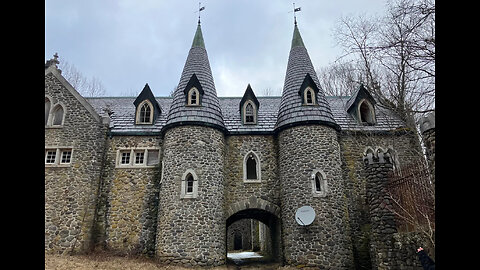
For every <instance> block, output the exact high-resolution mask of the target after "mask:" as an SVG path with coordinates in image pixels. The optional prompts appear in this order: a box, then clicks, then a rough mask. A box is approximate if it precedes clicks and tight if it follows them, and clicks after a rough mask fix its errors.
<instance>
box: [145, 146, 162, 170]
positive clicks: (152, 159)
mask: <svg viewBox="0 0 480 270" xmlns="http://www.w3.org/2000/svg"><path fill="white" fill-rule="evenodd" d="M159 152H160V151H159V150H154V149H148V151H147V166H154V165H157V164H158V162H159V161H158V154H159Z"/></svg>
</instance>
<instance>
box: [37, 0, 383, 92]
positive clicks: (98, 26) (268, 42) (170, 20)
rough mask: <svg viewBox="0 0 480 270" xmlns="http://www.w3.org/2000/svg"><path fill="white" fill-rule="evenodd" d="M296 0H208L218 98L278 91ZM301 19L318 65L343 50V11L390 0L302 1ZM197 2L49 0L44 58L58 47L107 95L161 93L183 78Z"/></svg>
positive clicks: (379, 9)
mask: <svg viewBox="0 0 480 270" xmlns="http://www.w3.org/2000/svg"><path fill="white" fill-rule="evenodd" d="M292 3H293V1H286V0H281V1H280V0H276V1H271V0H269V1H267V0H241V1H240V0H237V1H233V0H231V1H226V0H203V1H201V5H202V6H205V10H204V11H202V14H201V25H202V32H203V37H204V40H205V46H206V49H207V52H208V58H209V60H210V66H211V69H212V72H213V78H214V80H215V86H216V89H217V94H218V96H242V95H243V93H244V91H245V89H246V87H247V84H249V83H250V84H251V86H252V89H253V91H254V92H255V93H256V94H257V95H262V92H263V89H265V88H271V89H272V90H274V92H275V94H278V95H279V94H280V92H281V89H282V88H283V82H284V79H285V71H286V66H287V61H288V54H289V51H290V45H291V40H292V35H293V13H289V11H291V10H292V9H293V5H292ZM295 6H296V7H301V11H300V12H297V22H298V27H299V30H300V33H301V35H302V38H303V41H304V43H305V46H306V47H307V50H308V53H309V55H310V58H311V59H312V62H313V65H314V66H315V67H316V68H319V67H323V66H327V65H328V64H329V63H330V62H332V61H334V60H335V59H336V58H337V57H339V56H340V55H341V50H340V49H339V48H338V47H336V46H335V42H334V39H333V36H332V29H333V27H334V25H335V23H336V22H338V20H339V19H340V17H341V16H346V15H354V14H355V15H357V14H367V15H375V14H382V13H384V12H385V6H386V0H321V1H320V0H315V1H314V0H303V1H302V0H297V1H295ZM196 10H198V1H197V0H176V1H174V0H169V1H160V0H117V1H114V0H82V1H78V0H46V1H45V60H48V59H51V58H52V56H53V54H54V53H55V52H57V53H58V55H59V58H60V60H66V61H67V62H68V63H70V64H73V65H74V66H75V67H76V68H77V69H78V70H79V71H80V72H81V73H82V74H84V75H85V76H86V77H89V78H90V77H92V76H95V77H97V78H98V79H100V80H101V81H102V83H103V84H104V86H105V88H106V96H118V95H126V94H130V93H139V92H140V91H141V90H142V89H143V87H144V85H145V83H148V84H149V86H150V88H151V89H152V91H153V93H154V95H155V96H167V95H168V94H169V93H170V91H171V90H172V89H173V88H174V87H175V86H176V85H177V84H178V81H179V79H180V75H181V73H182V70H183V66H184V64H185V60H186V58H187V55H188V51H189V49H190V47H191V44H192V40H193V36H194V34H195V30H196V27H197V20H198V13H195V11H196Z"/></svg>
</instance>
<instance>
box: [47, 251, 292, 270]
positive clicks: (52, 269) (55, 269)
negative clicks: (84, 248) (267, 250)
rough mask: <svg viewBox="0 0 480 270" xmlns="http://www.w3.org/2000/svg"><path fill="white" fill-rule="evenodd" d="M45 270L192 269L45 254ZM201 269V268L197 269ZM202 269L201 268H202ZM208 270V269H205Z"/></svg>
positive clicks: (269, 267)
mask: <svg viewBox="0 0 480 270" xmlns="http://www.w3.org/2000/svg"><path fill="white" fill-rule="evenodd" d="M45 269H46V270H60V269H62V270H63V269H74V270H90V269H102V270H117V269H121V270H157V269H162V270H191V269H192V268H184V267H178V266H171V265H167V266H166V265H160V264H158V263H156V262H155V261H154V260H152V259H147V258H129V257H118V256H110V255H105V254H102V255H88V256H87V255H75V256H70V255H51V254H45ZM197 269H199V268H197ZM200 269H201V268H200ZM205 269H207V268H205ZM208 269H209V270H237V269H249V270H254V269H262V270H276V269H281V270H294V269H298V268H296V267H288V266H283V267H281V266H280V265H279V264H275V263H269V264H258V263H251V264H250V263H249V264H246V265H242V266H237V265H233V264H229V265H223V266H218V267H213V268H208Z"/></svg>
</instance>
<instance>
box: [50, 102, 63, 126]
mask: <svg viewBox="0 0 480 270" xmlns="http://www.w3.org/2000/svg"><path fill="white" fill-rule="evenodd" d="M64 114H65V112H64V110H63V107H62V105H60V104H58V105H56V106H55V108H53V111H52V115H53V121H52V125H54V126H61V125H63V118H64Z"/></svg>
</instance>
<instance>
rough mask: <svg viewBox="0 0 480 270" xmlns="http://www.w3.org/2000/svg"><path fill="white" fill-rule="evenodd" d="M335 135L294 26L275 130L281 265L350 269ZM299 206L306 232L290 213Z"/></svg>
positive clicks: (336, 125) (293, 214) (348, 245)
mask: <svg viewBox="0 0 480 270" xmlns="http://www.w3.org/2000/svg"><path fill="white" fill-rule="evenodd" d="M339 129H340V128H339V126H338V124H337V123H336V122H335V120H334V118H333V115H332V112H331V109H330V106H329V104H328V102H327V100H326V98H325V95H324V93H323V90H322V89H321V88H320V84H319V81H318V78H317V75H316V73H315V69H314V67H313V65H312V62H311V60H310V57H309V55H308V52H307V49H306V48H305V45H304V43H303V40H302V37H301V36H300V32H299V30H298V27H297V24H296V23H295V26H294V31H293V39H292V46H291V49H290V55H289V59H288V66H287V71H286V75H285V83H284V88H283V92H282V99H281V103H280V107H279V110H278V118H277V123H276V126H275V130H276V132H277V133H278V147H279V157H278V163H279V168H280V171H279V173H280V183H281V205H282V238H283V245H284V256H285V263H286V264H289V265H300V264H302V265H309V266H317V267H319V266H320V267H325V268H328V269H349V268H351V267H352V265H353V261H352V260H353V255H352V250H351V244H350V240H349V239H348V235H349V233H348V220H347V215H348V214H347V205H346V198H345V192H344V183H343V179H342V172H341V157H340V155H341V153H340V146H339V142H338V138H337V136H338V134H337V132H338V131H339ZM303 205H310V206H311V207H313V208H314V210H315V213H316V218H315V220H314V222H313V223H312V224H311V225H309V226H308V227H302V226H301V225H299V224H297V222H296V221H295V211H296V210H297V209H298V208H299V207H301V206H303Z"/></svg>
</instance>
